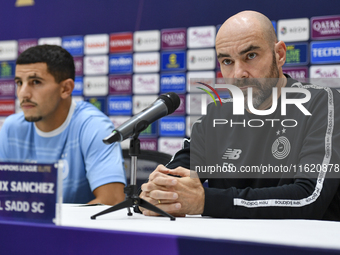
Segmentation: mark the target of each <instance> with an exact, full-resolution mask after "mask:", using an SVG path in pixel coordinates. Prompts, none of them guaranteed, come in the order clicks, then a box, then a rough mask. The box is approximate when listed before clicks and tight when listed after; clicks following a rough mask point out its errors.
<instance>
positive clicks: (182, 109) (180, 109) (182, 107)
mask: <svg viewBox="0 0 340 255" xmlns="http://www.w3.org/2000/svg"><path fill="white" fill-rule="evenodd" d="M178 97H179V99H180V104H179V106H178V108H177V109H176V110H175V112H174V113H173V114H172V115H184V114H185V95H178Z"/></svg>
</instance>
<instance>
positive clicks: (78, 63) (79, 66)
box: [73, 57, 83, 76]
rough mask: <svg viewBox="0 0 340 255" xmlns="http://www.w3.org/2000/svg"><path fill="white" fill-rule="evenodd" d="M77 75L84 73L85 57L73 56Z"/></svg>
mask: <svg viewBox="0 0 340 255" xmlns="http://www.w3.org/2000/svg"><path fill="white" fill-rule="evenodd" d="M73 61H74V67H75V72H76V76H82V75H83V57H73Z"/></svg>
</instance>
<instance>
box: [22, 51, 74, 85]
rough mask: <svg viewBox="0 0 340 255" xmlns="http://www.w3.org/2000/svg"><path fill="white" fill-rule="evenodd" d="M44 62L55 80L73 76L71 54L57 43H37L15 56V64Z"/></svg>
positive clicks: (72, 77)
mask: <svg viewBox="0 0 340 255" xmlns="http://www.w3.org/2000/svg"><path fill="white" fill-rule="evenodd" d="M35 63H46V64H47V71H48V72H49V73H50V74H51V75H52V76H53V77H54V79H55V81H56V82H58V83H59V82H61V81H64V80H66V79H69V78H71V79H72V80H74V78H75V67H74V61H73V57H72V56H71V54H70V53H69V52H68V51H67V50H65V49H63V48H62V47H60V46H57V45H38V46H34V47H31V48H28V49H27V50H25V51H24V52H23V53H21V54H20V55H19V57H18V58H17V61H16V64H17V65H26V64H35Z"/></svg>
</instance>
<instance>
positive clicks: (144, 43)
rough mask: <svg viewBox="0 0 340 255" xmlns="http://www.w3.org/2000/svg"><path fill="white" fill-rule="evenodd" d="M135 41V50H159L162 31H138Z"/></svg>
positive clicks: (134, 36)
mask: <svg viewBox="0 0 340 255" xmlns="http://www.w3.org/2000/svg"><path fill="white" fill-rule="evenodd" d="M133 41H134V44H133V49H134V51H157V50H159V49H160V32H159V31H158V30H150V31H136V32H135V33H134V35H133Z"/></svg>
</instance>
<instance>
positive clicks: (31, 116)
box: [0, 45, 126, 205]
mask: <svg viewBox="0 0 340 255" xmlns="http://www.w3.org/2000/svg"><path fill="white" fill-rule="evenodd" d="M74 78H75V67H74V61H73V57H72V56H71V54H70V53H69V52H67V51H66V50H65V49H63V48H61V47H59V46H55V45H40V46H36V47H32V48H29V49H27V50H26V51H24V52H23V53H21V54H20V56H19V57H18V59H17V61H16V69H15V83H16V86H17V97H18V100H19V102H20V107H21V109H22V111H23V112H21V113H17V114H13V115H11V116H9V117H7V118H6V121H5V123H4V125H3V126H2V128H1V131H0V141H1V142H0V161H11V162H32V163H55V162H58V161H59V160H62V161H63V165H64V169H63V202H65V203H91V204H95V203H102V204H108V205H113V204H116V203H119V202H121V201H122V200H124V197H125V195H124V185H125V182H126V181H125V172H124V167H123V159H122V152H121V149H120V145H119V144H117V143H115V144H112V145H110V146H107V145H105V144H104V143H103V142H102V139H103V138H105V137H106V136H107V135H109V134H110V133H111V131H112V130H113V129H114V127H113V125H112V122H111V121H110V119H109V118H108V117H107V116H106V115H105V114H103V113H102V112H101V111H99V110H98V109H97V108H95V107H94V106H93V105H92V104H90V103H88V102H84V101H81V102H75V101H74V100H72V97H71V94H72V91H73V88H74Z"/></svg>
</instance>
